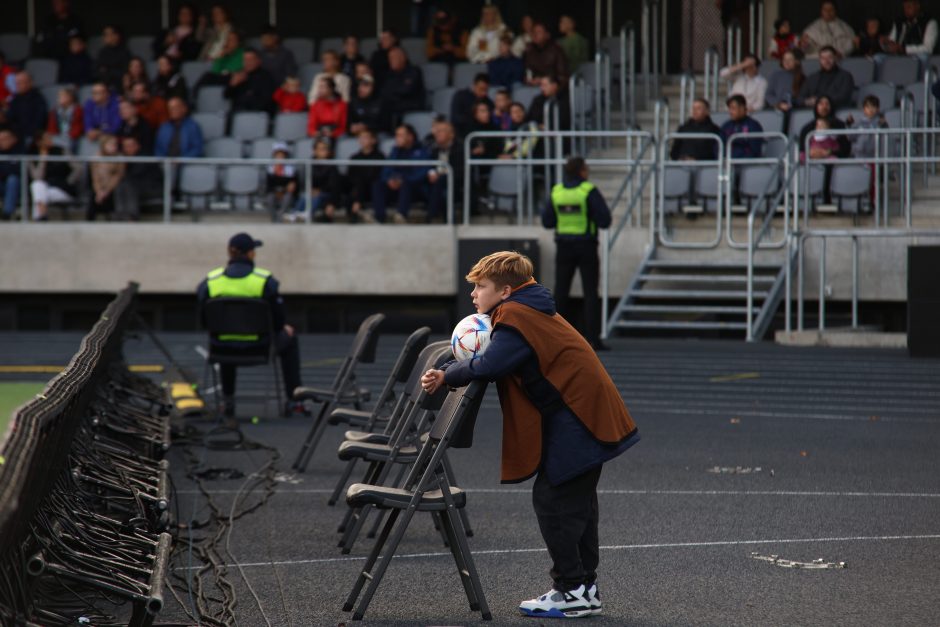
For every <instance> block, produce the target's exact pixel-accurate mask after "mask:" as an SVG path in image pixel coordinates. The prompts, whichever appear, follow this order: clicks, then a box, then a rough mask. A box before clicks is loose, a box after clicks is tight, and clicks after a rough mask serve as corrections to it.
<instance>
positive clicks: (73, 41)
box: [59, 33, 95, 87]
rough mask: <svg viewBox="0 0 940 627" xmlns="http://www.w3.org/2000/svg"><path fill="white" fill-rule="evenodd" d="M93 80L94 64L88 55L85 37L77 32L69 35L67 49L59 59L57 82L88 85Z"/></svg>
mask: <svg viewBox="0 0 940 627" xmlns="http://www.w3.org/2000/svg"><path fill="white" fill-rule="evenodd" d="M93 80H95V64H94V62H93V61H92V60H91V57H90V56H88V50H87V48H86V44H85V38H84V37H82V36H81V35H80V34H79V33H73V34H72V35H70V36H69V51H68V54H66V55H65V56H64V57H62V60H61V61H59V83H62V84H65V85H77V86H79V87H81V86H82V85H88V84H89V83H91V82H92V81H93Z"/></svg>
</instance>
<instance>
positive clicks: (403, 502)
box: [346, 483, 467, 512]
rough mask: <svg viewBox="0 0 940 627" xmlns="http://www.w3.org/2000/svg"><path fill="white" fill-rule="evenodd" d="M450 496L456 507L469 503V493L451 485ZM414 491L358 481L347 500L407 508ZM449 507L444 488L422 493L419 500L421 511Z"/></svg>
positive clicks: (355, 503) (418, 508)
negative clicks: (364, 483)
mask: <svg viewBox="0 0 940 627" xmlns="http://www.w3.org/2000/svg"><path fill="white" fill-rule="evenodd" d="M449 489H450V496H451V499H453V503H454V507H456V508H458V509H460V508H463V507H466V505H467V493H466V492H464V491H463V490H461V489H460V488H455V487H453V486H451V487H450V488H449ZM412 497H413V493H412V492H411V490H405V489H402V488H385V487H382V486H371V485H363V484H361V483H357V484H355V485H353V486H352V487H350V488H349V491H348V492H347V493H346V502H347V503H349V504H350V505H352V506H354V507H362V506H363V505H372V506H374V507H377V508H379V509H405V508H406V507H409V506H410V504H411V500H412ZM446 508H447V501H446V500H445V499H444V491H443V490H430V491H428V492H425V493H424V494H422V495H421V500H419V501H418V505H417V510H418V511H419V512H440V511H443V510H445V509H446Z"/></svg>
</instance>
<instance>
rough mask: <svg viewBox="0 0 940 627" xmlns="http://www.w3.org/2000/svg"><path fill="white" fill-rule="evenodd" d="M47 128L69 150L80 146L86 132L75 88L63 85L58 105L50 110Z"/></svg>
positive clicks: (73, 150)
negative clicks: (79, 141)
mask: <svg viewBox="0 0 940 627" xmlns="http://www.w3.org/2000/svg"><path fill="white" fill-rule="evenodd" d="M46 130H47V131H48V132H50V133H52V135H53V136H54V137H55V138H56V141H57V142H58V143H59V144H60V145H62V146H68V148H69V152H75V151H76V150H77V148H78V140H79V139H80V138H81V136H82V134H83V133H84V132H85V123H84V114H83V113H82V108H81V107H80V106H78V101H77V96H76V95H75V89H73V88H72V87H63V88H62V89H60V90H59V93H58V96H57V97H56V106H55V108H53V109H52V110H51V111H49V124H48V125H47V126H46Z"/></svg>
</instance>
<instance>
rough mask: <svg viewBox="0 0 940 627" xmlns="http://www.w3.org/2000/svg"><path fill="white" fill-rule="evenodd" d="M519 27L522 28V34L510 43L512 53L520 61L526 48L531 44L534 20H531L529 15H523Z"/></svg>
mask: <svg viewBox="0 0 940 627" xmlns="http://www.w3.org/2000/svg"><path fill="white" fill-rule="evenodd" d="M519 26H520V27H521V28H522V32H521V33H519V36H518V37H516V40H515V41H514V42H512V53H513V54H514V55H515V56H517V57H519V58H520V59H521V58H522V55H524V54H525V49H526V46H528V45H529V44H530V43H532V27H533V26H535V20H533V19H532V16H531V15H523V16H522V22H521V23H520V24H519Z"/></svg>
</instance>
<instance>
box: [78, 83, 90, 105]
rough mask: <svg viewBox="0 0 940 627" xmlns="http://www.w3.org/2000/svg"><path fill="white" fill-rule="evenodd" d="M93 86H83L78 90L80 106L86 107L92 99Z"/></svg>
mask: <svg viewBox="0 0 940 627" xmlns="http://www.w3.org/2000/svg"><path fill="white" fill-rule="evenodd" d="M91 88H92V85H82V86H81V87H79V88H78V104H80V105H82V106H84V104H85V103H86V102H88V101H89V100H90V99H91Z"/></svg>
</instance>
